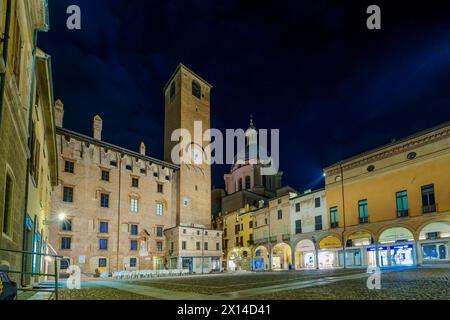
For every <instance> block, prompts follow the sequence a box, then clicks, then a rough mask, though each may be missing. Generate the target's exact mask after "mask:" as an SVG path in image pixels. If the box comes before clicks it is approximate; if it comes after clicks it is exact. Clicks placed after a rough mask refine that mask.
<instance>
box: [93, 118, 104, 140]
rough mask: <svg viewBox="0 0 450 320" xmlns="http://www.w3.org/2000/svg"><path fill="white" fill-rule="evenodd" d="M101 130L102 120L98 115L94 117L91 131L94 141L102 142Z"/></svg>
mask: <svg viewBox="0 0 450 320" xmlns="http://www.w3.org/2000/svg"><path fill="white" fill-rule="evenodd" d="M102 129H103V120H102V118H100V116H99V115H96V116H95V117H94V123H93V131H94V139H96V140H102Z"/></svg>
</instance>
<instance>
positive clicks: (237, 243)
mask: <svg viewBox="0 0 450 320" xmlns="http://www.w3.org/2000/svg"><path fill="white" fill-rule="evenodd" d="M236 247H239V237H236Z"/></svg>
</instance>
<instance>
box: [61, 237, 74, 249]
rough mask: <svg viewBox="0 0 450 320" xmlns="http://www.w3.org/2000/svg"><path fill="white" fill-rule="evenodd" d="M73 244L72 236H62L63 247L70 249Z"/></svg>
mask: <svg viewBox="0 0 450 320" xmlns="http://www.w3.org/2000/svg"><path fill="white" fill-rule="evenodd" d="M71 245H72V238H68V237H63V238H61V249H62V250H70V249H71Z"/></svg>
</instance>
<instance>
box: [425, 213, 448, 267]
mask: <svg viewBox="0 0 450 320" xmlns="http://www.w3.org/2000/svg"><path fill="white" fill-rule="evenodd" d="M418 231H419V241H418V248H417V249H418V256H419V263H421V264H448V263H450V257H449V249H450V221H436V220H435V221H431V222H429V223H427V224H423V225H422V226H421V227H420V228H419V230H418Z"/></svg>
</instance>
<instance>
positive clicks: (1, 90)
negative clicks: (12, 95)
mask: <svg viewBox="0 0 450 320" xmlns="http://www.w3.org/2000/svg"><path fill="white" fill-rule="evenodd" d="M10 30H11V0H7V1H6V17H5V34H4V35H3V39H2V41H3V52H2V56H3V62H4V63H5V72H4V73H2V74H1V75H0V81H1V83H0V126H1V123H2V116H3V106H4V100H5V88H6V69H7V66H8V48H9V35H10V34H9V33H10Z"/></svg>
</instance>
